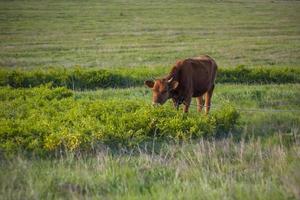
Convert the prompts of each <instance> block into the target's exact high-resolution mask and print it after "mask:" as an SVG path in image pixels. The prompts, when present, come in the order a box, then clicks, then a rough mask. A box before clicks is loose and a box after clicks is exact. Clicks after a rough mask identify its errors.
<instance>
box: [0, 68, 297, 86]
mask: <svg viewBox="0 0 300 200" xmlns="http://www.w3.org/2000/svg"><path fill="white" fill-rule="evenodd" d="M169 72H170V68H167V67H155V68H151V67H148V68H147V67H139V68H132V69H130V70H128V69H127V68H115V69H95V68H93V69H86V68H82V67H81V68H79V67H78V68H75V69H66V68H48V69H34V70H22V69H20V68H18V69H13V70H11V69H0V86H11V87H14V88H20V87H25V88H27V87H35V86H39V85H43V84H46V83H51V84H52V86H54V87H57V86H64V87H67V88H70V89H73V90H86V89H98V88H108V87H110V88H111V87H113V88H116V87H119V88H120V87H121V88H125V87H133V86H141V85H144V81H145V80H149V79H155V78H159V77H164V76H166V75H167V74H168V73H169ZM216 83H244V84H270V83H277V84H284V83H300V68H296V67H272V68H271V67H252V68H250V67H244V66H239V67H235V68H233V67H227V68H219V69H218V71H217V78H216Z"/></svg>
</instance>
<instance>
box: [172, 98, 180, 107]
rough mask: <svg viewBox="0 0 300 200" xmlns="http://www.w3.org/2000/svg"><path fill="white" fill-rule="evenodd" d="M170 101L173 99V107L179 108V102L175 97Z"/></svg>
mask: <svg viewBox="0 0 300 200" xmlns="http://www.w3.org/2000/svg"><path fill="white" fill-rule="evenodd" d="M172 101H173V106H174V108H175V109H176V110H178V109H179V102H178V101H177V100H176V99H174V98H173V99H172Z"/></svg>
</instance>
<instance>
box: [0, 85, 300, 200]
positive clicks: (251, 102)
mask: <svg viewBox="0 0 300 200" xmlns="http://www.w3.org/2000/svg"><path fill="white" fill-rule="evenodd" d="M299 88H300V85H299V84H285V85H276V84H272V85H228V84H225V85H222V84H219V85H217V87H216V92H215V96H214V98H213V106H214V107H213V109H212V115H211V116H214V115H215V114H216V113H219V112H220V111H221V109H222V108H221V107H219V106H220V105H221V103H224V102H226V103H229V104H230V105H233V106H234V107H236V108H238V112H239V113H240V118H239V120H238V124H236V125H235V128H234V129H231V130H230V132H224V133H222V134H220V135H218V136H217V137H210V138H202V137H200V138H199V137H198V139H193V140H183V141H181V142H180V140H178V139H175V138H174V139H175V140H161V138H160V137H158V138H156V137H154V138H153V137H152V139H151V140H150V141H149V142H143V143H136V145H134V147H130V146H129V147H128V146H127V147H126V146H118V147H116V146H115V145H113V146H111V145H106V144H105V143H102V142H101V140H103V139H102V138H101V137H98V136H99V135H97V133H98V134H99V132H97V131H99V129H97V127H99V123H100V125H101V123H103V119H102V120H101V119H99V121H91V118H92V117H93V116H94V115H95V116H97V115H99V114H101V112H104V114H105V115H106V116H108V117H109V120H112V121H113V122H115V121H114V118H116V119H119V120H120V121H119V125H118V126H116V127H115V129H114V130H115V132H114V133H115V134H117V132H118V129H119V130H122V131H123V133H124V134H123V136H122V137H123V140H130V141H131V142H138V141H139V138H140V134H141V133H140V132H138V131H137V132H136V133H138V134H135V133H134V134H133V135H131V136H129V137H130V139H129V138H128V134H127V133H126V131H128V130H133V131H135V130H137V128H135V127H132V126H130V124H132V123H135V126H140V123H139V122H140V121H141V120H142V119H143V118H144V116H143V115H142V114H141V113H139V112H135V114H134V115H135V117H136V118H135V119H130V118H129V120H127V121H125V122H126V123H127V124H129V125H128V126H126V125H125V129H124V125H123V124H122V123H123V122H124V121H123V120H124V117H123V116H127V117H130V115H128V113H126V112H128V111H129V114H130V112H131V111H130V110H131V109H133V108H134V107H137V106H138V104H140V105H143V104H144V103H146V104H147V103H149V104H150V95H151V94H150V92H149V90H148V89H146V88H144V87H141V88H125V89H103V90H97V91H82V92H79V91H75V92H74V94H72V93H71V94H72V96H70V93H69V92H67V91H65V90H61V89H59V90H58V89H53V91H54V93H51V91H47V89H43V88H41V89H37V88H33V89H9V88H1V91H2V93H1V95H0V98H1V104H0V106H1V110H2V111H1V113H0V122H1V123H2V125H3V123H4V124H5V122H7V120H12V119H14V118H15V119H16V121H15V124H14V125H12V127H11V128H12V129H11V130H13V131H12V132H10V131H8V132H7V130H8V129H6V128H5V127H4V126H2V128H0V132H1V133H0V141H1V145H3V144H5V143H4V142H5V141H9V140H10V138H15V141H16V142H17V143H18V142H20V140H19V139H20V138H23V139H22V141H24V142H22V141H21V142H22V143H19V144H20V146H21V145H22V146H23V147H24V145H29V146H28V147H29V148H27V149H26V151H27V152H28V150H29V152H30V151H32V150H34V149H37V151H35V153H34V154H29V155H28V154H24V150H22V149H20V150H19V151H17V152H16V153H13V154H8V155H6V153H5V152H6V150H9V149H7V148H4V149H2V150H3V151H2V158H1V164H0V169H1V170H0V171H1V173H0V197H1V198H2V199H24V198H25V199H89V198H96V199H97V198H100V199H149V198H151V199H174V198H175V199H176V198H178V199H297V198H299V186H300V182H299V179H300V174H299V170H298V169H299V167H300V155H299V150H300V149H299V146H300V145H299V144H300V143H299V142H300V140H299V124H300V118H299V110H300V106H299V105H300V104H299V99H300V98H299V97H300V93H299V91H300V90H299ZM42 91H44V92H42ZM20 95H21V96H20ZM31 98H32V99H33V101H31V100H30V99H31ZM65 98H67V99H65ZM68 98H71V99H68ZM42 99H46V100H42ZM124 99H126V100H124ZM99 100H100V101H99ZM74 101H75V102H74ZM128 101H129V102H136V103H135V104H128V103H126V102H128ZM76 102H77V103H76ZM103 102H107V103H109V104H111V106H112V107H111V108H109V107H104V108H101V106H104V105H106V106H107V103H106V104H103ZM110 102H111V103H110ZM114 102H119V104H120V106H117V107H116V105H117V104H114ZM65 103H67V104H65ZM97 104H98V106H97ZM61 105H64V106H61ZM88 105H90V107H89V106H88ZM99 106H100V107H99ZM124 106H125V107H124ZM28 107H29V108H31V109H28ZM91 108H92V109H93V110H91V111H92V112H91V113H90V114H87V113H88V112H86V111H84V109H91ZM145 108H146V107H145ZM164 108H166V109H171V108H170V105H165V106H164ZM32 109H33V110H32ZM122 109H123V110H122ZM124 109H125V110H127V111H125V110H124ZM253 109H254V110H257V109H264V112H251V110H253ZM273 109H280V110H282V112H272V110H273ZM106 110H108V111H106ZM118 110H119V111H118ZM195 110H196V108H193V107H192V108H191V113H190V114H189V115H188V118H187V119H193V117H195V114H196V111H195ZM247 110H248V111H247ZM249 110H250V112H249ZM284 110H291V111H290V112H284ZM297 110H298V112H297ZM165 111H166V110H165V109H162V110H160V111H159V112H162V113H163V112H165ZM99 112H100V113H99ZM107 112H108V113H107ZM145 112H149V111H147V109H145ZM179 112H180V111H179ZM97 113H98V114H97ZM171 115H173V116H171V117H169V118H168V120H172V119H176V115H174V113H171ZM22 116H23V117H22ZM26 116H28V117H26ZM166 116H168V115H166ZM150 117H151V116H150ZM152 117H153V118H154V116H152ZM196 117H197V116H196ZM202 117H204V116H201V115H198V118H202ZM47 119H50V121H48V122H47ZM225 119H226V117H225ZM57 120H58V121H57ZM59 120H60V121H59ZM133 120H134V121H135V122H133ZM72 122H73V123H72ZM90 122H91V123H90ZM106 123H107V122H106ZM164 123H165V124H168V122H164ZM177 123H178V122H177ZM59 124H60V125H59ZM208 125H209V124H207V126H208ZM60 126H62V127H60ZM199 126H200V124H199ZM6 127H7V126H6ZM53 127H54V129H53ZM93 127H96V129H94V130H93ZM167 127H168V128H171V127H170V126H167ZM176 127H177V128H176V129H175V130H174V129H173V131H175V132H176V131H179V129H180V127H181V125H180V124H178V125H177V126H176ZM61 128H63V129H61ZM65 128H67V129H65ZM51 130H57V131H54V132H53V133H52V134H54V136H55V135H58V136H60V137H61V138H62V140H65V142H66V143H65V144H66V145H71V146H70V147H71V148H70V149H69V150H70V151H68V152H67V153H66V152H65V151H64V150H63V149H61V150H59V149H58V151H55V152H53V153H51V151H50V152H49V153H47V152H46V154H45V152H44V153H43V154H42V157H40V156H39V155H40V154H39V153H40V151H38V148H40V147H39V143H38V142H39V138H40V139H42V137H43V135H44V134H47V131H51ZM59 130H62V132H60V131H59ZM66 130H69V131H71V132H69V133H67V132H66ZM107 130H108V129H107ZM169 130H172V129H169ZM30 131H32V132H30ZM72 131H73V132H72ZM91 131H92V132H91ZM93 131H94V132H93ZM95 131H96V132H95ZM175 132H168V131H167V132H165V133H164V134H165V135H169V136H170V137H171V136H172V135H174V134H173V133H175ZM12 133H13V134H12ZM94 133H96V134H94ZM64 134H67V135H66V136H67V137H65V135H64ZM80 134H81V135H80ZM107 134H111V133H108V132H107ZM90 135H92V137H95V138H94V140H91V142H92V141H94V142H95V141H97V140H99V141H100V143H98V144H97V142H96V143H94V144H97V145H94V146H93V147H92V149H91V148H86V144H85V146H76V145H77V144H76V143H74V141H78V140H68V139H69V136H70V138H75V139H76V137H78V138H79V139H80V140H79V141H80V142H81V143H83V144H84V141H85V140H87V139H88V138H86V137H82V136H90ZM113 136H114V135H113V134H111V135H110V140H111V141H114V137H113ZM32 137H35V138H37V139H38V140H31V139H30V138H32ZM52 138H53V137H52ZM117 138H118V137H117ZM28 139H29V140H28ZM95 139H96V140H95ZM104 139H105V138H104ZM106 140H107V138H106ZM11 141H13V140H11ZM28 141H29V142H28ZM31 141H33V142H31ZM53 141H54V142H55V140H53ZM70 141H71V142H70ZM117 141H119V142H120V141H122V140H120V138H119V140H117ZM72 145H75V146H72ZM20 146H19V147H20ZM2 147H3V146H2ZM10 147H11V148H12V147H13V146H10ZM16 147H17V148H18V146H15V148H16ZM76 149H77V150H76ZM22 151H23V152H22ZM271 166H272V167H271Z"/></svg>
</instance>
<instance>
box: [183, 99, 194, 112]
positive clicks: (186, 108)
mask: <svg viewBox="0 0 300 200" xmlns="http://www.w3.org/2000/svg"><path fill="white" fill-rule="evenodd" d="M191 101H192V98H191V97H190V98H187V99H185V100H184V101H183V112H185V113H187V112H189V107H190V104H191Z"/></svg>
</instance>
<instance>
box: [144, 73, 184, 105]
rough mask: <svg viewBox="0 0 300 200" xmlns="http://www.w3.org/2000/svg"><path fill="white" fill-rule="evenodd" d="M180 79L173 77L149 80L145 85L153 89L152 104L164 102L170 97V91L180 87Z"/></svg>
mask: <svg viewBox="0 0 300 200" xmlns="http://www.w3.org/2000/svg"><path fill="white" fill-rule="evenodd" d="M178 84H179V83H178V81H175V80H173V78H171V79H169V80H168V79H157V80H155V81H152V80H147V81H145V85H146V86H148V87H149V88H151V89H152V104H154V105H156V104H164V103H165V102H166V101H167V100H168V99H169V98H170V92H171V91H172V90H175V89H176V88H177V87H178Z"/></svg>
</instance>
